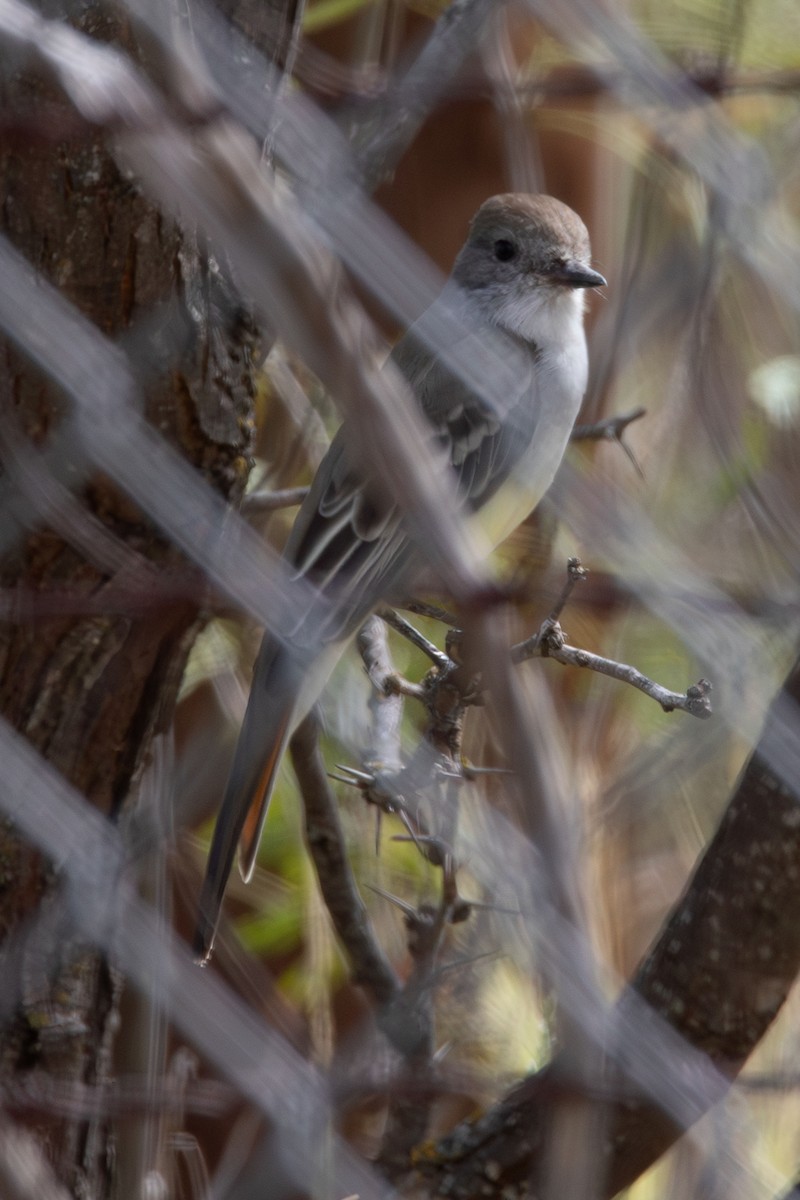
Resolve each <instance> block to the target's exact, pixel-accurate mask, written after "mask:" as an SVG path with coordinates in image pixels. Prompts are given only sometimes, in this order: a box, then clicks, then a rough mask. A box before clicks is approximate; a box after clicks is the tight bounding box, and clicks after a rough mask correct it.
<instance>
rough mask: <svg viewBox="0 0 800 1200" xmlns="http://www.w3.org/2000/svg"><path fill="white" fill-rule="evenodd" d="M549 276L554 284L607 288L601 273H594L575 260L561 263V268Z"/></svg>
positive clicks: (557, 268)
mask: <svg viewBox="0 0 800 1200" xmlns="http://www.w3.org/2000/svg"><path fill="white" fill-rule="evenodd" d="M549 274H550V278H551V279H552V280H553V282H554V283H563V284H565V285H566V286H567V287H573V288H593V287H605V286H606V281H605V279H604V278H603V276H602V275H601V274H600V272H599V271H593V270H592V268H591V267H585V266H584V265H583V263H579V262H576V261H575V260H574V259H569V260H568V261H567V262H565V263H561V265H560V266H558V267H556V269H555V270H554V271H551V272H550V273H549Z"/></svg>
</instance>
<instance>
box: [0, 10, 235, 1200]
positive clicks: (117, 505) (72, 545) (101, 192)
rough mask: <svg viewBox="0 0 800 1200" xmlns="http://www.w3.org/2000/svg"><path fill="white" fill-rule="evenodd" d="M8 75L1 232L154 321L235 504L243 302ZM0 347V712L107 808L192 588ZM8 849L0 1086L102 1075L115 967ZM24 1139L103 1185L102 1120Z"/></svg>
mask: <svg viewBox="0 0 800 1200" xmlns="http://www.w3.org/2000/svg"><path fill="white" fill-rule="evenodd" d="M80 21H81V28H82V30H83V31H84V32H86V33H90V34H91V35H92V36H93V37H98V38H100V39H102V40H106V41H115V42H121V43H123V44H124V45H125V46H126V47H128V48H133V40H132V37H131V31H130V30H129V29H128V28H127V27H126V26H125V25H124V24H123V23H122V22H121V21H120V20H119V19H118V18H116V17H111V16H110V15H109V13H108V12H107V11H104V10H103V8H102V7H101V6H100V5H92V6H88V5H87V6H83V7H82V9H81V18H80ZM0 88H1V89H2V90H1V91H0V106H1V107H2V109H3V111H4V113H5V114H6V119H5V124H6V128H7V130H8V129H10V130H11V136H10V137H9V136H7V138H6V140H5V142H4V144H3V145H2V147H1V151H2V152H1V153H0V229H2V232H3V234H4V235H5V236H6V237H7V238H8V239H9V240H10V241H11V242H12V243H13V244H14V245H15V246H16V247H17V249H18V250H19V251H21V252H22V254H24V256H25V257H26V259H27V260H28V262H29V263H30V264H31V265H32V266H33V267H34V268H35V269H36V270H37V271H39V272H41V273H42V275H43V276H44V277H46V278H47V279H49V280H50V281H51V282H53V283H55V284H56V285H57V286H58V287H59V288H60V289H61V291H62V294H63V295H64V296H66V297H67V298H68V299H69V300H70V301H71V302H72V303H73V304H74V305H76V306H77V307H78V308H79V309H80V310H81V312H82V313H84V314H85V315H86V316H87V317H89V318H90V319H91V320H92V321H93V322H94V323H95V324H96V325H97V326H98V327H99V328H100V330H102V332H103V333H104V334H106V335H107V336H109V337H111V338H124V335H125V334H126V331H129V330H131V328H132V327H135V328H137V329H138V331H139V336H142V334H141V331H142V329H143V327H144V328H145V330H146V333H145V335H144V336H143V342H142V344H143V345H144V347H145V349H149V350H151V351H152V353H151V355H150V361H149V362H148V364H147V371H146V373H145V377H144V382H143V397H144V403H145V408H146V412H147V415H148V417H149V418H150V419H151V420H152V421H153V423H154V424H156V425H157V427H158V429H159V430H160V432H161V433H162V434H163V436H165V437H166V438H167V439H168V440H169V441H171V443H172V444H173V445H174V446H176V447H178V448H179V449H180V451H181V452H182V454H183V455H184V456H185V457H186V458H187V459H188V460H189V461H190V462H191V463H192V464H193V465H194V466H195V467H196V468H197V469H198V471H200V472H201V474H202V475H203V476H204V478H205V479H206V480H208V482H209V483H210V484H212V485H213V486H214V487H215V488H216V489H218V490H219V492H221V493H222V494H223V495H224V496H225V497H227V498H229V499H230V500H232V501H236V500H237V499H238V498H239V497H240V496H241V494H242V491H243V488H244V484H245V481H246V476H247V470H248V460H247V455H248V451H249V438H250V428H251V422H250V417H251V407H252V398H253V397H252V381H251V371H250V344H251V336H250V332H249V329H250V327H249V325H248V324H247V322H243V321H242V320H241V315H242V314H241V311H240V310H237V309H236V307H235V305H234V306H233V307H231V308H229V309H228V311H227V312H225V311H224V310H223V309H222V308H219V307H218V305H217V302H216V300H215V286H216V281H215V279H214V277H213V272H212V269H211V267H210V265H209V261H208V259H207V257H206V256H205V255H204V253H203V252H202V250H201V248H200V247H199V245H198V243H197V241H196V240H195V239H194V238H193V237H192V235H191V234H189V233H188V232H187V231H186V230H182V229H179V228H178V227H177V226H176V225H175V224H174V223H173V222H172V221H168V220H166V219H164V218H163V217H162V216H161V214H160V213H159V212H158V211H157V210H156V209H155V208H154V207H153V206H152V205H151V204H150V203H149V201H148V200H147V199H146V198H145V197H144V196H143V195H142V194H141V192H140V191H139V190H138V188H137V187H136V186H135V184H134V183H132V182H131V181H130V180H129V179H127V178H125V177H124V176H123V174H121V172H120V171H119V170H118V168H117V166H116V165H115V162H114V160H113V158H112V157H111V155H110V154H109V152H108V149H107V147H106V145H105V144H104V141H103V139H102V138H101V137H100V136H99V135H97V133H96V132H95V131H92V130H90V129H87V128H83V129H81V128H80V126H79V125H77V123H76V118H75V114H74V112H73V111H72V110H70V109H69V108H68V107H67V106H66V105H65V104H63V103H62V102H61V101H60V100H59V97H58V94H57V93H56V91H55V90H53V89H51V88H50V87H49V86H48V84H47V83H46V82H45V81H43V80H41V79H40V78H35V77H32V76H31V75H30V74H26V73H19V74H16V75H14V76H7V77H5V78H4V79H3V81H2V83H0ZM34 319H35V318H34ZM170 343H171V345H170ZM165 347H166V352H164V351H165ZM173 352H174V354H173ZM0 361H1V362H2V366H0V406H1V407H0V451H2V459H3V473H4V475H5V481H4V482H2V481H0V484H1V485H2V486H4V487H6V489H7V491H6V495H7V496H9V497H11V498H12V502H13V503H14V507H15V508H19V510H20V516H21V519H20V521H19V523H18V527H17V528H16V530H15V536H14V537H13V539H12V538H9V537H7V536H6V537H4V541H3V544H2V557H1V558H0V586H2V588H3V590H4V595H5V599H6V602H7V603H6V612H8V611H9V606H11V607H12V609H13V613H14V616H13V619H9V620H6V621H5V622H4V624H3V625H2V627H0V712H2V715H3V717H4V718H5V719H6V720H7V721H9V722H10V723H11V724H12V725H13V726H14V728H15V729H17V730H18V731H20V732H22V733H24V734H25V736H26V737H27V738H28V740H29V741H30V742H31V743H32V745H34V746H35V747H36V748H37V749H38V750H39V752H40V753H41V754H42V755H43V756H44V757H45V758H46V759H47V760H48V761H49V762H50V763H51V764H52V765H53V766H54V767H55V768H56V769H57V770H58V771H60V772H61V773H62V774H63V775H64V776H65V777H66V778H67V779H68V780H69V781H70V782H71V783H72V784H73V785H74V786H75V787H76V788H77V789H78V790H80V791H81V792H82V793H83V794H84V795H85V796H87V797H88V799H89V800H90V801H91V803H92V804H94V805H96V806H97V807H98V808H99V809H100V810H102V811H103V812H104V813H105V814H107V815H108V816H109V818H111V819H113V818H114V817H115V816H116V815H117V813H118V812H119V810H120V806H121V805H122V804H123V803H124V801H125V798H126V796H127V795H128V793H129V791H130V788H131V785H132V784H133V783H134V782H135V780H136V778H137V776H138V775H139V773H140V772H141V770H142V767H143V765H144V764H145V762H146V760H147V755H148V749H149V747H150V745H151V741H152V738H153V735H154V733H155V732H156V731H158V730H161V729H164V728H165V727H166V726H167V725H168V723H169V721H170V718H171V713H172V709H173V706H174V702H175V698H176V693H177V689H178V685H179V683H180V679H181V675H182V672H183V668H184V665H185V662H186V657H187V654H188V651H189V649H190V647H191V644H192V641H193V638H194V636H195V635H196V633H197V632H198V630H199V628H200V626H201V625H202V622H203V613H202V610H201V607H200V605H201V604H202V598H203V590H202V588H201V587H199V586H198V581H197V579H196V578H195V580H194V584H193V585H189V584H188V581H189V579H190V578H191V574H192V573H191V569H190V568H189V566H188V564H186V563H185V562H184V561H183V560H182V558H181V556H180V554H179V553H178V551H176V549H175V548H174V547H173V546H171V545H170V544H169V543H168V542H167V541H166V540H165V539H164V538H163V537H161V536H160V535H159V534H158V532H157V531H156V530H155V529H154V528H153V527H152V526H151V525H150V524H149V523H148V522H147V521H146V520H145V519H144V518H143V516H142V514H141V513H140V512H139V511H137V509H136V508H135V507H134V506H133V505H132V504H131V503H130V501H128V500H127V499H126V498H125V497H124V496H123V495H122V494H121V493H120V492H119V491H118V490H116V489H115V487H114V484H113V481H111V480H109V479H107V478H99V477H97V476H93V477H89V478H87V479H86V480H85V481H84V483H83V485H82V486H80V487H79V488H78V489H77V490H76V491H75V492H74V498H75V500H76V502H77V503H76V504H75V505H74V508H73V510H72V511H71V507H73V506H71V501H70V498H69V496H70V494H69V493H66V492H65V491H64V490H62V484H61V482H60V480H63V479H65V478H67V479H68V477H69V476H68V469H69V466H70V464H69V462H68V461H66V460H65V454H66V453H68V452H67V451H66V450H65V447H64V445H63V443H60V442H59V439H60V437H61V433H62V431H63V425H64V420H65V417H66V416H67V414H68V405H67V404H66V402H65V400H64V399H63V397H62V396H60V395H59V394H58V393H57V392H56V391H55V389H54V388H53V387H52V386H51V385H50V384H49V383H47V382H46V381H45V380H44V379H43V377H42V376H41V375H40V374H39V373H37V371H36V370H35V369H33V368H32V367H31V366H30V364H29V363H28V362H27V361H26V360H25V359H24V358H23V357H22V356H21V355H20V354H18V353H17V352H16V350H15V349H14V348H13V347H12V346H11V345H9V344H8V343H7V342H0ZM46 455H49V457H50V463H49V469H48V468H46V467H45V462H44V456H46ZM43 505H45V506H46V507H45V511H43V508H42V506H43ZM48 505H49V508H47V506H48ZM6 515H7V516H9V515H10V509H9V508H8V507H7V509H6ZM9 528H10V521H7V522H6V523H5V526H4V530H3V533H4V535H5V534H6V533H7V531H8V529H9ZM182 580H183V583H184V586H183V587H181V581H182ZM159 593H161V600H159ZM0 862H2V872H1V873H0V933H2V940H3V951H2V953H3V957H4V959H5V965H4V966H3V967H2V973H3V979H4V980H5V981H10V980H12V979H13V980H14V983H15V995H14V996H13V997H9V996H8V993H7V992H6V996H5V999H6V1002H7V1007H6V1009H5V1011H4V1015H5V1017H6V1018H7V1019H6V1020H5V1021H4V1023H3V1025H2V1028H1V1029H0V1086H2V1084H4V1083H12V1082H16V1083H19V1082H20V1079H21V1078H22V1077H25V1076H26V1074H27V1073H28V1072H38V1073H45V1075H46V1076H48V1077H49V1078H50V1079H51V1080H52V1081H54V1082H56V1083H63V1084H65V1085H68V1084H81V1083H84V1084H87V1083H88V1084H92V1083H97V1082H102V1081H103V1080H105V1079H107V1077H108V1069H109V1062H110V1056H111V1051H112V1047H113V1040H114V1032H115V1029H116V1025H117V1023H118V1018H119V1009H118V1002H119V996H120V981H119V980H118V979H117V978H116V977H115V975H114V972H113V971H112V970H111V969H110V968H109V966H108V964H107V963H106V962H104V961H103V959H102V957H101V956H99V955H98V954H97V953H96V952H95V951H94V950H93V949H92V948H90V947H87V946H84V945H81V944H79V943H77V942H76V941H75V938H74V933H73V931H72V930H71V928H70V922H69V915H68V912H67V911H66V907H67V906H66V905H64V904H63V903H60V896H59V880H58V876H57V874H56V872H55V871H54V870H53V868H52V866H51V865H50V864H49V863H47V862H44V861H43V860H42V857H41V856H40V854H38V853H37V852H36V851H35V850H33V849H32V848H31V847H30V846H28V845H26V844H24V843H23V842H21V841H20V840H19V838H18V837H17V836H16V835H15V832H14V830H13V828H11V827H10V826H9V825H8V823H3V825H2V827H0ZM6 986H8V983H7V984H6ZM36 1132H37V1136H38V1137H39V1139H40V1142H41V1145H42V1146H43V1148H44V1150H45V1152H46V1154H47V1157H48V1158H49V1160H50V1162H51V1163H52V1164H53V1165H54V1167H55V1170H56V1174H57V1176H58V1178H59V1179H60V1180H61V1181H62V1182H63V1183H64V1185H65V1186H66V1187H67V1188H68V1189H69V1191H70V1192H71V1193H72V1194H74V1195H76V1196H77V1195H80V1196H91V1197H95V1198H98V1200H99V1198H100V1197H105V1196H108V1195H109V1194H110V1189H111V1186H112V1175H113V1168H112V1157H113V1156H112V1154H111V1152H110V1151H111V1148H110V1145H109V1131H108V1128H107V1127H104V1126H103V1125H102V1124H100V1123H97V1122H95V1123H94V1124H93V1123H92V1122H90V1121H87V1120H85V1119H78V1118H75V1119H71V1118H69V1117H62V1118H59V1119H56V1118H54V1117H52V1116H50V1117H47V1116H46V1115H43V1116H42V1119H41V1120H40V1121H39V1122H38V1124H37V1125H36Z"/></svg>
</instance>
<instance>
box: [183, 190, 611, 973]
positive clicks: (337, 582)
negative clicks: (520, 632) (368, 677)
mask: <svg viewBox="0 0 800 1200" xmlns="http://www.w3.org/2000/svg"><path fill="white" fill-rule="evenodd" d="M605 282H606V281H605V279H604V278H603V276H602V275H600V274H599V273H598V272H597V271H595V270H593V269H592V267H591V265H590V250H589V235H588V233H587V231H586V227H585V225H584V224H583V222H582V221H581V219H580V217H578V216H577V215H576V214H575V213H574V212H573V211H572V209H570V208H568V207H567V206H566V205H565V204H562V203H561V202H560V201H559V200H554V199H553V198H552V197H550V196H532V195H515V194H510V195H503V196H494V197H493V198H492V199H490V200H487V201H486V202H485V203H484V204H483V205H482V206H481V207H480V208H479V209H478V212H477V213H476V215H475V217H474V218H473V220H472V224H471V225H470V229H469V235H468V237H467V240H466V242H465V244H464V246H463V247H462V249H461V251H460V252H459V255H458V257H457V259H456V262H455V265H454V267H453V272H452V275H451V278H450V280H449V281H448V283H447V285H446V287H445V289H444V292H443V294H442V297H441V298H440V299H439V300H438V301H436V303H437V304H446V305H447V306H448V307H449V308H451V309H452V308H455V310H456V312H457V313H458V315H459V316H460V317H461V318H462V319H463V322H464V330H465V332H464V335H463V342H464V343H468V342H470V341H471V342H472V344H473V348H478V347H480V345H481V344H482V343H481V339H483V342H485V341H486V339H487V327H489V328H492V327H494V328H496V329H498V330H500V331H502V332H503V333H504V334H505V335H507V337H508V338H509V339H510V341H511V342H513V344H514V347H515V350H516V352H517V354H518V356H519V358H520V361H521V370H518V371H517V373H516V377H515V378H516V379H517V382H516V384H515V387H514V389H513V394H511V395H504V396H503V397H502V404H499V403H498V404H495V405H491V404H490V403H489V402H488V401H487V400H486V399H483V398H481V397H479V396H478V395H477V394H476V393H475V392H473V391H472V390H471V389H470V388H469V386H468V385H467V384H466V383H465V382H464V381H463V380H462V379H461V378H460V377H459V376H457V375H456V374H455V373H454V372H453V371H451V370H450V369H449V368H448V367H447V366H445V365H444V364H443V363H442V362H441V361H440V360H439V359H438V358H437V357H436V355H435V354H434V353H433V352H432V351H431V350H430V349H429V348H428V346H427V345H426V344H425V343H424V342H423V341H422V339H421V338H420V336H419V325H420V324H421V322H418V323H417V325H415V326H412V328H411V329H410V330H409V331H408V333H406V335H405V336H404V337H403V338H402V339H401V340H400V341H399V342H398V344H397V345H396V346H395V348H394V351H393V352H392V356H391V357H392V360H393V362H394V363H395V364H396V366H397V367H399V369H400V370H401V371H402V372H403V374H404V375H405V377H406V379H407V381H408V383H409V384H410V386H411V389H412V390H413V392H414V394H415V396H416V399H417V401H418V403H419V405H420V408H421V409H422V412H423V413H424V414H425V416H426V418H427V419H428V421H429V422H430V425H431V436H432V439H433V440H434V441H436V442H438V443H439V445H440V447H441V448H442V450H443V452H444V455H445V457H446V459H447V461H448V462H449V465H450V468H451V469H452V471H453V473H454V476H455V482H456V487H457V490H458V492H459V494H460V495H461V496H462V498H463V502H464V505H465V507H466V508H467V509H468V510H469V511H470V512H474V513H475V514H476V520H477V521H478V522H479V523H480V525H481V527H482V528H483V530H484V532H485V533H486V534H487V535H488V541H489V544H491V545H497V544H498V543H499V542H500V541H501V540H502V539H503V538H504V537H507V536H508V535H509V534H510V533H511V532H512V531H513V530H514V529H515V528H516V526H517V525H518V524H519V523H520V522H521V521H522V520H524V518H525V517H526V516H527V515H528V514H529V513H530V512H532V511H533V509H534V508H535V507H536V505H537V504H538V502H539V500H540V499H541V497H542V495H543V494H544V492H545V491H546V490H547V488H548V487H549V486H550V483H551V482H552V479H553V476H554V475H555V472H556V469H557V468H558V465H559V463H560V461H561V458H562V455H563V453H564V449H565V447H566V444H567V441H568V439H569V435H570V431H571V429H572V426H573V424H574V422H575V418H576V416H577V414H578V409H579V407H580V403H581V400H582V398H583V393H584V390H585V388H586V378H587V354H586V339H585V336H584V331H583V311H584V299H583V289H585V288H594V287H600V286H602V285H603V284H605ZM423 320H424V317H423ZM459 348H460V347H459ZM347 447H348V432H347V422H345V424H344V425H343V426H342V427H341V429H340V430H339V432H338V434H337V435H336V437H335V438H334V440H333V442H332V444H331V447H330V449H329V450H328V452H327V454H326V456H325V458H324V459H323V461H322V463H321V464H320V467H319V470H318V471H317V474H316V477H315V479H314V482H313V484H312V486H311V489H310V491H309V494H308V496H307V497H306V499H305V500H304V502H303V504H302V507H301V508H300V511H299V513H298V516H297V519H296V521H295V524H294V528H293V530H292V533H291V535H290V537H289V540H288V543H287V546H286V550H285V557H286V559H287V560H288V562H289V563H290V564H291V565H292V567H293V568H294V570H295V571H296V572H297V574H298V575H302V576H305V577H306V578H308V579H309V580H311V582H313V583H314V584H315V585H316V587H317V588H318V589H319V590H320V591H321V592H322V593H323V594H324V595H326V596H329V597H332V598H333V600H334V606H333V613H334V617H333V618H331V617H330V616H327V617H326V616H324V615H322V614H321V613H320V614H315V613H314V612H311V613H305V614H301V615H299V618H298V623H297V626H296V628H295V630H294V632H293V634H292V637H291V639H290V641H291V644H290V645H287V644H286V643H285V642H279V641H278V640H277V639H275V638H273V637H272V636H271V635H270V633H269V632H267V633H266V634H265V635H264V639H263V641H262V643H261V649H260V650H259V654H258V658H257V660H256V664H255V669H254V673H253V683H252V688H251V692H250V698H249V701H248V705H247V710H246V712H245V717H244V722H243V724H242V730H241V733H240V735H239V742H238V745H237V747H236V752H235V756H234V760H233V766H232V768H231V772H230V777H229V779H228V784H227V788H226V791H225V796H224V799H223V802H222V808H221V810H220V814H219V817H218V819H217V825H216V829H215V830H214V837H213V841H212V845H211V853H210V856H209V861H208V868H207V872H206V878H205V882H204V885H203V891H202V896H201V899H200V912H199V919H198V926H197V931H196V934H195V951H196V953H197V955H198V956H199V958H200V959H201V960H202V961H205V960H206V959H207V958H208V956H209V954H210V952H211V947H212V943H213V940H214V933H215V930H216V926H217V921H218V918H219V911H220V907H221V904H222V897H223V893H224V891H225V886H226V884H227V881H228V876H229V874H230V870H231V867H232V865H233V859H234V856H235V854H236V848H237V844H238V845H239V865H240V869H241V872H242V875H243V876H244V878H245V879H249V877H250V875H251V874H252V870H253V866H254V863H255V856H256V852H257V849H258V843H259V839H260V836H261V831H262V828H263V825H264V820H265V818H266V813H267V806H268V804H269V799H270V795H271V792H272V788H273V785H274V781H275V775H276V772H277V769H278V766H279V764H280V760H281V757H282V755H283V752H284V750H285V748H286V744H287V742H288V740H289V738H290V736H291V734H292V733H293V731H294V729H295V728H296V726H297V725H298V724H299V722H300V720H302V718H303V717H304V716H305V714H306V713H307V712H308V710H309V709H310V708H311V706H312V705H313V704H314V702H315V700H316V699H317V697H318V695H319V692H320V691H321V688H322V686H323V685H324V682H325V679H326V678H327V675H328V674H329V672H330V669H331V668H332V666H333V664H334V662H335V661H336V658H338V656H339V654H340V653H341V650H342V647H343V645H344V643H345V642H346V640H347V638H348V637H349V636H351V635H352V634H353V633H354V632H355V631H356V629H357V628H358V627H359V625H360V624H361V623H362V622H363V621H364V620H365V618H366V617H367V615H368V614H369V612H370V610H371V609H372V608H373V607H374V606H375V604H376V603H377V602H378V601H379V600H380V599H391V598H392V597H393V596H395V597H398V598H399V595H400V594H408V588H409V586H410V585H411V584H412V583H413V580H414V577H415V571H418V570H419V566H420V565H421V563H418V555H417V551H416V550H415V547H414V545H413V543H412V542H411V541H410V539H409V538H408V537H407V535H406V533H405V530H404V527H403V523H402V520H401V518H400V515H399V512H398V511H397V509H396V508H394V507H392V505H391V503H390V502H387V500H386V499H385V498H384V497H383V496H382V495H381V494H380V493H379V492H378V491H377V489H375V488H374V487H373V488H372V489H371V488H370V486H369V484H368V483H366V482H365V480H364V479H363V478H362V476H361V474H360V473H359V471H358V469H357V468H356V467H355V466H354V465H353V464H351V462H350V461H349V456H348V449H347ZM329 611H330V610H328V609H326V612H329ZM321 645H322V649H320V646H321ZM309 646H312V647H313V650H309V649H308V647H309Z"/></svg>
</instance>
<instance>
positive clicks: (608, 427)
mask: <svg viewBox="0 0 800 1200" xmlns="http://www.w3.org/2000/svg"><path fill="white" fill-rule="evenodd" d="M646 412H647V409H645V408H635V409H634V410H633V412H629V413H624V414H623V415H622V416H619V417H607V418H606V419H605V420H604V421H597V422H596V423H595V424H594V425H577V426H576V427H575V428H574V429H573V431H572V438H571V440H572V441H573V442H582V441H588V440H589V439H597V440H600V439H604V440H606V441H609V442H616V443H617V445H618V446H621V447H622V449H623V450H624V451H625V454H626V455H627V456H628V459H629V460H630V462H631V463H632V465H633V467H634V469H635V471H636V473H637V474H638V475H639V476H640V478H642V479H644V471H643V470H642V468H641V467H640V466H639V462H638V459H637V458H636V455H635V454H634V453H633V451H632V450H631V448H630V446H629V445H628V443H627V442H626V441H625V440H624V438H623V436H622V435H623V434H624V432H625V430H626V429H627V428H628V426H629V425H630V424H631V423H632V422H633V421H638V420H639V418H640V417H643V416H644V415H645V413H646Z"/></svg>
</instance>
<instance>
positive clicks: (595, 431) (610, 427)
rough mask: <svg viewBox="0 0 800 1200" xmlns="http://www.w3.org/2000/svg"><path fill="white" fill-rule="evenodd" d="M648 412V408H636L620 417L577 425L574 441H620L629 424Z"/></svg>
mask: <svg viewBox="0 0 800 1200" xmlns="http://www.w3.org/2000/svg"><path fill="white" fill-rule="evenodd" d="M646 414H647V409H646V408H641V407H639V408H634V409H633V411H632V412H629V413H623V414H621V415H620V416H618V417H606V418H605V420H603V421H595V423H594V424H593V425H576V426H575V428H574V429H573V431H572V437H571V440H572V441H573V442H584V441H590V440H592V439H593V440H595V441H601V440H602V439H604V438H605V439H606V440H607V441H609V442H619V441H621V440H622V435H623V433H624V432H625V430H626V429H627V428H628V426H629V425H632V424H633V422H634V421H638V420H640V419H641V418H642V417H644V416H645V415H646Z"/></svg>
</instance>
